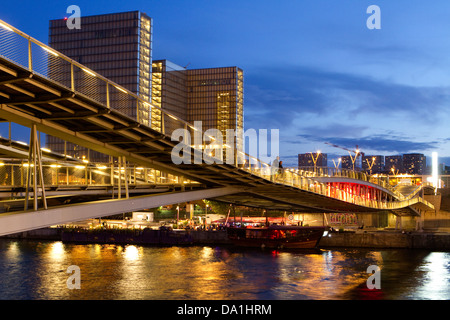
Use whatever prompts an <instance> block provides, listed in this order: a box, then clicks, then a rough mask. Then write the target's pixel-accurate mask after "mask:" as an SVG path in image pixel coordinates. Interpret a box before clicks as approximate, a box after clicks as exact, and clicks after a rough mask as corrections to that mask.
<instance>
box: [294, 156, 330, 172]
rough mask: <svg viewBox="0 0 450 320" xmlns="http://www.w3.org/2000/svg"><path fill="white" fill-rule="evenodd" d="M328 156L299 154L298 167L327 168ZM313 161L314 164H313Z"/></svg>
mask: <svg viewBox="0 0 450 320" xmlns="http://www.w3.org/2000/svg"><path fill="white" fill-rule="evenodd" d="M327 158H328V156H327V154H326V153H314V152H313V153H312V154H311V153H301V154H299V155H298V167H299V168H301V167H314V166H316V167H327V166H328V159H327ZM314 160H315V161H316V163H315V164H314Z"/></svg>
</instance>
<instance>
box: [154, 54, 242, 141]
mask: <svg viewBox="0 0 450 320" xmlns="http://www.w3.org/2000/svg"><path fill="white" fill-rule="evenodd" d="M152 73H153V76H152V79H153V81H152V103H153V104H154V105H156V106H158V107H160V108H161V109H163V110H167V111H168V112H170V113H172V114H173V115H175V116H177V117H180V118H181V119H183V120H185V121H187V122H189V123H192V124H193V123H194V121H201V122H202V130H203V131H206V130H208V129H218V130H220V131H221V132H222V136H223V140H224V144H232V143H231V142H230V143H228V141H226V130H227V129H232V130H235V132H236V131H237V130H238V129H241V130H243V128H244V74H243V71H242V70H241V69H239V68H237V67H220V68H206V69H186V68H184V67H181V66H178V65H176V64H174V63H171V62H170V61H167V60H154V61H153V64H152ZM151 123H152V128H154V129H156V130H160V128H161V127H162V126H164V129H165V133H166V134H170V132H171V130H173V129H176V128H171V127H169V126H168V124H169V123H171V121H168V119H166V120H165V121H163V120H162V118H161V115H160V111H159V110H158V109H156V108H154V109H153V110H152V114H151ZM236 145H237V147H238V149H239V150H241V149H240V147H241V146H242V139H241V138H240V137H239V138H238V139H237V140H236Z"/></svg>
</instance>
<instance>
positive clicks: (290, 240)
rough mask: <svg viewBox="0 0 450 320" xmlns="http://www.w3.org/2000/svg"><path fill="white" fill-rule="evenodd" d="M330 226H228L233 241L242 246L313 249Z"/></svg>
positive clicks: (228, 232)
mask: <svg viewBox="0 0 450 320" xmlns="http://www.w3.org/2000/svg"><path fill="white" fill-rule="evenodd" d="M327 230H328V227H325V226H323V227H322V226H319V227H303V226H288V225H270V226H264V227H245V226H244V227H228V228H227V234H228V238H229V239H230V240H231V242H232V243H233V244H234V245H236V246H241V247H264V248H278V249H281V248H286V249H313V248H316V247H317V245H318V244H319V241H320V239H321V238H322V236H323V235H324V232H325V231H327Z"/></svg>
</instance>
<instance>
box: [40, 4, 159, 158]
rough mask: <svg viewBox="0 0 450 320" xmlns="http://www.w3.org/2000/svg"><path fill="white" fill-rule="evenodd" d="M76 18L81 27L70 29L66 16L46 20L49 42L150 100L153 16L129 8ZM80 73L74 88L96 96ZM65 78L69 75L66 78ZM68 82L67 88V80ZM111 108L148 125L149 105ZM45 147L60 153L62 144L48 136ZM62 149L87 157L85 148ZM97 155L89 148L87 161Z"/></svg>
mask: <svg viewBox="0 0 450 320" xmlns="http://www.w3.org/2000/svg"><path fill="white" fill-rule="evenodd" d="M80 21H81V29H69V28H68V27H67V24H66V20H65V19H57V20H51V21H50V25H49V45H50V46H51V47H52V48H54V49H55V50H57V51H59V52H61V53H63V54H64V55H66V56H68V57H69V58H71V59H73V60H75V61H77V62H79V63H81V64H83V65H85V66H86V67H88V68H90V69H92V70H94V71H95V72H97V73H98V74H100V75H102V76H104V77H105V78H107V79H109V80H111V81H113V82H115V83H117V84H119V85H121V86H123V87H125V88H126V89H128V90H130V91H131V92H133V93H135V94H137V95H139V96H140V97H142V98H143V99H145V100H147V101H150V95H151V92H150V90H151V62H152V61H151V60H152V19H151V18H150V17H148V16H147V15H146V14H145V13H142V12H139V11H131V12H122V13H113V14H104V15H94V16H83V17H81V20H80ZM59 69H60V70H61V69H63V68H62V67H60V68H59ZM67 72H68V73H69V72H70V70H69V69H68V70H67ZM79 73H80V74H77V75H75V88H77V89H78V90H80V91H81V92H88V93H89V94H92V95H95V84H92V83H90V82H89V81H87V79H88V78H89V74H87V73H86V74H83V72H82V71H81V72H79ZM50 76H51V75H50ZM90 77H91V78H92V76H90ZM65 78H66V79H70V76H69V77H65ZM69 81H70V80H69ZM67 85H68V86H69V87H70V83H68V84H67ZM91 91H92V92H91ZM119 94H120V93H117V94H116V95H112V94H111V96H110V98H111V99H112V101H114V99H117V101H119ZM116 97H117V98H116ZM111 108H115V109H117V110H119V111H121V112H122V113H124V114H126V115H128V116H130V117H132V118H135V119H137V120H138V121H140V122H141V123H143V124H146V125H148V124H149V120H150V107H149V106H148V105H145V104H140V105H139V110H137V107H136V105H128V104H123V103H111ZM47 146H48V147H49V148H50V149H52V150H53V151H55V152H60V153H63V152H64V142H63V141H62V140H61V139H58V138H56V137H51V136H47ZM66 152H67V154H69V155H71V156H75V157H81V155H82V154H83V155H84V156H88V155H87V154H86V153H87V150H86V149H85V148H83V147H78V146H75V145H73V144H71V143H67V145H66ZM97 156H98V157H100V158H102V159H104V156H103V155H100V154H98V153H96V152H91V153H90V155H89V157H90V158H91V160H94V158H96V157H97Z"/></svg>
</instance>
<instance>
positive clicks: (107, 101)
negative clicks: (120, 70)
mask: <svg viewBox="0 0 450 320" xmlns="http://www.w3.org/2000/svg"><path fill="white" fill-rule="evenodd" d="M106 107H107V108H108V109H111V103H110V102H109V83H108V82H106Z"/></svg>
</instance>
